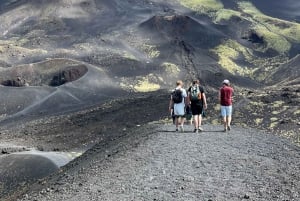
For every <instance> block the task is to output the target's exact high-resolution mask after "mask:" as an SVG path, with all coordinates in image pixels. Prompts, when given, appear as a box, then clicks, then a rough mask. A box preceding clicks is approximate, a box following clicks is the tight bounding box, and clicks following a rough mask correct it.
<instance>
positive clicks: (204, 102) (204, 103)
mask: <svg viewBox="0 0 300 201" xmlns="http://www.w3.org/2000/svg"><path fill="white" fill-rule="evenodd" d="M202 98H203V106H204V109H207V102H206V95H205V93H202Z"/></svg>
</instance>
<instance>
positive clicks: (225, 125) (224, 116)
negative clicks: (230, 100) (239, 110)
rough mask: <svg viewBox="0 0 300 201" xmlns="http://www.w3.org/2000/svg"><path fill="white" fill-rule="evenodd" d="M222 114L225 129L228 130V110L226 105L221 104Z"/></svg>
mask: <svg viewBox="0 0 300 201" xmlns="http://www.w3.org/2000/svg"><path fill="white" fill-rule="evenodd" d="M221 116H222V119H223V125H224V131H227V112H226V106H221Z"/></svg>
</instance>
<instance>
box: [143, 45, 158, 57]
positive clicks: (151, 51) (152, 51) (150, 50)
mask: <svg viewBox="0 0 300 201" xmlns="http://www.w3.org/2000/svg"><path fill="white" fill-rule="evenodd" d="M141 48H142V50H143V51H144V52H145V53H146V54H147V55H148V57H149V58H151V59H153V58H156V57H158V56H159V55H160V51H158V50H157V48H156V47H155V46H153V45H148V44H143V45H142V47H141Z"/></svg>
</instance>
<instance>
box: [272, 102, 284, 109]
mask: <svg viewBox="0 0 300 201" xmlns="http://www.w3.org/2000/svg"><path fill="white" fill-rule="evenodd" d="M283 104H284V101H274V102H273V104H272V106H273V107H275V108H276V107H281V106H282V105H283Z"/></svg>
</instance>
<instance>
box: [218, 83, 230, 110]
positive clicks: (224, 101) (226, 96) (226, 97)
mask: <svg viewBox="0 0 300 201" xmlns="http://www.w3.org/2000/svg"><path fill="white" fill-rule="evenodd" d="M232 95H233V89H232V88H231V87H229V86H224V87H222V88H221V89H220V96H221V97H220V98H221V105H222V106H230V105H232Z"/></svg>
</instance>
